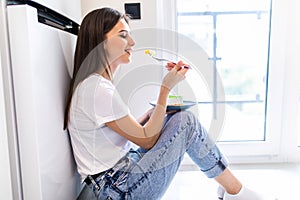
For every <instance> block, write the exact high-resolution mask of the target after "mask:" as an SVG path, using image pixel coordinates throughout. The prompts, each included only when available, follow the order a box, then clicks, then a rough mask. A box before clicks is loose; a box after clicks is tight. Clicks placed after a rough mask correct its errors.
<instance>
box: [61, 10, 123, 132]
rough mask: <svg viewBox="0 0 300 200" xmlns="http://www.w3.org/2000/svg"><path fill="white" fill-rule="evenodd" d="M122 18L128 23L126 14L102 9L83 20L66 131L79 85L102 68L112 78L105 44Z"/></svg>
mask: <svg viewBox="0 0 300 200" xmlns="http://www.w3.org/2000/svg"><path fill="white" fill-rule="evenodd" d="M122 18H124V19H125V20H126V22H127V23H128V17H127V16H126V15H125V14H122V13H120V12H119V11H117V10H114V9H112V8H101V9H97V10H94V11H92V12H90V13H89V14H87V15H86V16H85V18H84V19H83V21H82V23H81V25H80V29H79V33H78V37H77V43H76V49H75V56H74V69H73V77H72V80H71V83H70V88H69V93H68V97H67V105H66V109H65V118H64V129H66V128H67V126H68V122H69V111H70V106H71V100H72V96H73V92H74V90H75V89H76V87H77V86H78V84H79V83H80V82H81V81H83V80H84V79H85V78H87V77H88V76H90V75H91V74H93V73H96V72H97V71H99V69H101V68H103V70H104V71H105V72H106V73H107V74H108V75H109V76H110V78H111V77H112V75H111V70H110V65H109V63H108V60H107V56H106V53H105V52H106V51H105V49H104V45H103V44H104V42H105V40H106V34H107V33H108V32H109V31H110V30H111V29H112V28H113V27H114V26H115V25H116V24H117V23H118V21H119V20H120V19H122Z"/></svg>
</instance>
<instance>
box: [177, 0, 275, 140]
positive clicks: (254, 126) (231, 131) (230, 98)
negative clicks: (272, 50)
mask: <svg viewBox="0 0 300 200" xmlns="http://www.w3.org/2000/svg"><path fill="white" fill-rule="evenodd" d="M270 10H271V2H270V0H222V1H221V0H206V1H198V0H177V11H178V13H177V31H178V32H179V33H182V34H184V35H186V36H188V37H190V38H191V39H193V40H194V41H196V42H197V43H198V44H199V45H200V46H201V47H202V48H203V49H204V50H205V51H206V53H207V54H208V56H209V58H210V59H211V60H212V61H213V63H214V68H215V69H216V70H217V73H218V74H219V75H220V77H221V79H222V84H223V87H224V90H225V96H226V98H225V101H220V100H218V99H217V97H218V95H217V93H214V94H212V95H216V97H208V96H205V95H199V96H201V97H200V98H199V99H197V100H198V101H200V102H201V101H205V102H206V103H205V104H203V105H201V104H200V106H199V109H200V115H201V113H206V117H207V116H212V115H211V114H208V112H212V107H213V101H212V100H211V99H214V98H216V99H217V101H216V103H225V105H226V121H225V123H224V127H223V132H222V136H221V137H220V138H219V140H220V141H241V140H243V141H245V140H246V141H251V140H265V121H266V120H265V119H266V114H265V113H266V110H267V105H266V100H267V86H268V76H267V75H268V62H269V37H270ZM191 77H193V76H191ZM194 77H196V76H194ZM191 82H194V83H197V82H199V83H200V82H202V81H201V80H200V78H199V77H198V78H197V79H195V80H192V81H191ZM193 85H195V86H196V85H197V84H193ZM207 99H210V100H211V103H207ZM202 117H203V116H200V118H202ZM204 121H205V120H204ZM207 121H208V122H209V120H207ZM204 125H205V124H204ZM206 126H209V124H206Z"/></svg>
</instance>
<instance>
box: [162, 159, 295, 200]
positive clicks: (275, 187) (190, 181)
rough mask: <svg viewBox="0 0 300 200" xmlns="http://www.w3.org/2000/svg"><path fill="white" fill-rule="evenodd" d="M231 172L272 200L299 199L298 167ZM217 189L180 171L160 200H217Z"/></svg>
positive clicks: (258, 167)
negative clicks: (269, 196) (271, 197)
mask: <svg viewBox="0 0 300 200" xmlns="http://www.w3.org/2000/svg"><path fill="white" fill-rule="evenodd" d="M231 169H232V170H233V172H234V173H235V174H236V176H237V177H238V178H239V179H240V180H241V181H242V182H243V183H244V184H246V185H248V186H249V187H250V188H252V189H254V190H257V191H259V192H261V193H265V194H268V195H271V196H273V197H274V199H277V200H296V199H300V164H268V165H261V164H260V165H233V166H231ZM217 187H218V184H217V183H216V182H215V181H214V180H211V179H207V178H206V177H205V176H204V175H203V174H202V173H201V172H200V171H197V170H187V171H186V170H180V171H179V172H178V174H176V176H175V178H174V180H173V182H172V183H171V186H170V188H169V189H168V191H167V193H166V194H165V195H164V198H163V200H217V196H216V190H217ZM274 199H273V200H274ZM253 200H254V199H253Z"/></svg>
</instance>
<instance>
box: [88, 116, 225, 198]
mask: <svg viewBox="0 0 300 200" xmlns="http://www.w3.org/2000/svg"><path fill="white" fill-rule="evenodd" d="M185 153H187V154H188V155H189V156H190V157H191V159H192V160H193V161H194V162H195V164H196V165H198V166H199V168H200V170H201V171H202V172H204V173H205V174H206V176H207V177H209V178H214V177H216V176H218V175H220V174H221V173H222V172H223V171H224V170H225V168H226V167H227V161H226V159H225V158H224V156H223V155H222V153H221V152H220V151H219V149H218V147H217V146H216V145H215V143H214V142H213V141H212V140H211V139H210V138H209V137H208V135H207V132H206V130H205V129H204V128H203V127H202V126H201V124H200V123H199V121H198V120H197V118H196V117H195V116H194V115H193V114H192V113H190V112H188V111H182V112H178V113H175V114H173V115H168V116H167V117H166V122H165V124H164V127H163V129H162V134H161V136H160V138H159V140H158V141H157V143H156V144H155V146H154V147H153V148H152V149H150V150H148V151H147V150H144V149H141V148H140V149H137V150H130V151H129V152H128V153H127V154H126V155H125V156H124V157H123V158H122V159H120V161H119V162H118V163H117V164H116V165H115V166H114V167H112V168H111V169H109V170H108V171H106V173H104V174H103V175H101V176H99V177H98V178H96V180H95V182H96V183H97V185H92V184H91V187H92V188H93V191H94V193H95V194H96V196H97V198H98V199H101V200H102V199H114V200H116V199H120V200H126V199H128V200H129V199H130V200H138V199H141V200H144V199H147V200H150V199H160V198H161V197H162V196H163V194H164V193H165V191H166V190H167V188H168V186H169V185H170V183H171V181H172V179H173V178H174V176H175V174H176V172H177V171H178V168H179V165H180V163H181V161H182V159H183V156H184V154H185ZM97 188H98V189H97Z"/></svg>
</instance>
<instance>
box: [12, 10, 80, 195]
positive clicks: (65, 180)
mask: <svg viewBox="0 0 300 200" xmlns="http://www.w3.org/2000/svg"><path fill="white" fill-rule="evenodd" d="M7 14H8V27H9V43H10V50H11V64H12V75H13V85H14V88H13V90H14V91H13V92H14V96H15V109H16V122H17V132H18V140H19V151H20V155H19V156H20V168H21V179H22V190H23V199H25V200H48V199H49V200H57V199H63V200H68V199H76V196H77V194H78V191H79V189H80V185H79V184H80V180H79V176H78V174H77V172H76V166H75V163H74V160H73V156H72V149H71V146H70V140H69V136H68V134H67V132H66V131H64V130H63V120H64V107H65V102H66V95H67V90H68V84H69V81H70V74H71V72H72V60H73V59H72V57H73V53H74V48H75V40H76V36H75V35H72V34H70V33H67V32H64V31H61V30H58V29H55V28H53V27H50V26H47V25H45V24H41V23H39V22H38V19H37V18H38V17H37V10H36V9H35V8H33V7H30V6H27V5H15V6H8V7H7Z"/></svg>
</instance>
